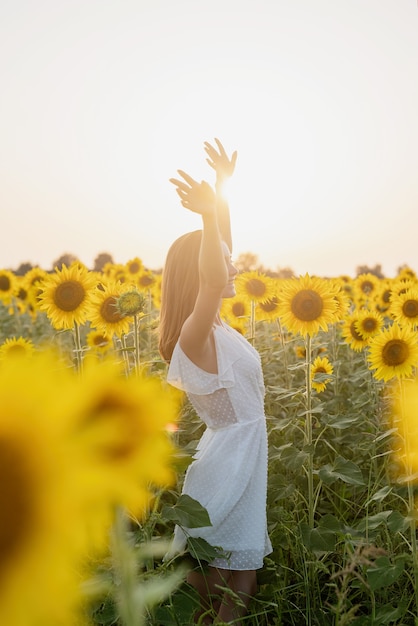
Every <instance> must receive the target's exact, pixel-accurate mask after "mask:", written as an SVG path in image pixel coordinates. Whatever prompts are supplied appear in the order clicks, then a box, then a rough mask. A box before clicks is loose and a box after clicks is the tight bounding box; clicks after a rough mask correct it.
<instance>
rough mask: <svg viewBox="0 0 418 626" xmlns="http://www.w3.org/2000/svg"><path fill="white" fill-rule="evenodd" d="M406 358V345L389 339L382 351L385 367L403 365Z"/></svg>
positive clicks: (407, 349) (407, 350)
mask: <svg viewBox="0 0 418 626" xmlns="http://www.w3.org/2000/svg"><path fill="white" fill-rule="evenodd" d="M408 356H409V348H408V344H407V343H406V342H405V341H402V340H401V339H391V340H390V341H388V342H387V343H386V345H385V346H384V348H383V350H382V359H383V361H384V363H385V365H391V366H392V367H396V366H397V365H402V363H405V361H406V359H407V358H408Z"/></svg>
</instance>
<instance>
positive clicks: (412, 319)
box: [390, 287, 418, 328]
mask: <svg viewBox="0 0 418 626" xmlns="http://www.w3.org/2000/svg"><path fill="white" fill-rule="evenodd" d="M390 315H391V316H392V317H393V319H394V320H395V321H396V322H398V324H401V325H402V326H403V325H406V326H410V327H411V328H416V327H417V325H418V287H412V288H411V289H407V291H405V292H403V293H401V294H398V295H396V294H392V297H391V299H390Z"/></svg>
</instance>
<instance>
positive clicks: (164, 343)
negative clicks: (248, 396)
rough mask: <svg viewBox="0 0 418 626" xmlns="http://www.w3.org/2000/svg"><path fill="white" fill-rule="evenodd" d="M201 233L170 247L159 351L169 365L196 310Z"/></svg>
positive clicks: (162, 288) (164, 283)
mask: <svg viewBox="0 0 418 626" xmlns="http://www.w3.org/2000/svg"><path fill="white" fill-rule="evenodd" d="M201 241H202V231H201V230H195V231H192V232H190V233H186V234H185V235H182V236H181V237H179V238H178V239H176V241H175V242H174V243H173V244H172V245H171V247H170V249H169V251H168V253H167V258H166V261H165V266H164V269H163V279H162V285H161V310H160V325H159V351H160V354H161V356H162V358H163V359H165V360H166V361H170V359H171V355H172V354H173V350H174V346H175V345H176V343H177V340H178V338H179V335H180V331H181V328H182V326H183V324H184V322H185V321H186V319H187V318H188V317H189V315H190V314H191V312H192V311H193V309H194V305H195V303H196V298H197V294H198V291H199V253H200V244H201Z"/></svg>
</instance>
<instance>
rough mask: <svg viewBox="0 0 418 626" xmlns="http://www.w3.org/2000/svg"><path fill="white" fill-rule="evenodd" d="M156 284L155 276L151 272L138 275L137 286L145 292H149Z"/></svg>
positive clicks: (147, 271) (146, 271) (144, 271)
mask: <svg viewBox="0 0 418 626" xmlns="http://www.w3.org/2000/svg"><path fill="white" fill-rule="evenodd" d="M154 283H155V275H154V273H153V272H152V271H151V270H145V269H144V270H143V271H142V272H140V273H139V274H138V276H137V277H136V280H135V284H136V285H137V286H138V287H139V289H142V290H143V291H148V290H149V289H151V288H152V286H153V284H154Z"/></svg>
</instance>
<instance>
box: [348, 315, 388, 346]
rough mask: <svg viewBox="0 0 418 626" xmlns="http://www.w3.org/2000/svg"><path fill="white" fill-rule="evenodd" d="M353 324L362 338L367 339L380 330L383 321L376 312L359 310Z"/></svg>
mask: <svg viewBox="0 0 418 626" xmlns="http://www.w3.org/2000/svg"><path fill="white" fill-rule="evenodd" d="M354 324H355V327H356V330H357V331H358V333H359V334H360V335H361V336H362V338H363V339H369V338H370V337H373V336H374V335H376V334H377V333H378V332H380V331H381V330H382V328H383V325H384V319H383V317H382V316H381V315H380V313H379V312H378V311H369V310H367V309H360V310H359V311H358V315H357V320H356V321H355V322H354Z"/></svg>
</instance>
